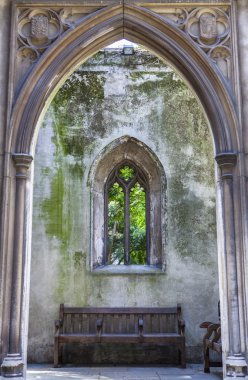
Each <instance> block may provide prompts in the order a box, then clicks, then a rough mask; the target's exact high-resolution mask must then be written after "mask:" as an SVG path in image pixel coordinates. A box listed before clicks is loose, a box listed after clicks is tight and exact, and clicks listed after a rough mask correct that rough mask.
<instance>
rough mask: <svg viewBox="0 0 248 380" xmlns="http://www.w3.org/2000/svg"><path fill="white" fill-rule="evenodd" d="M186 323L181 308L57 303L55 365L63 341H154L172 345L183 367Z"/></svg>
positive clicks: (59, 362) (59, 363) (60, 356)
mask: <svg viewBox="0 0 248 380" xmlns="http://www.w3.org/2000/svg"><path fill="white" fill-rule="evenodd" d="M184 326H185V323H184V321H183V320H182V319H181V307H180V305H178V306H177V307H169V308H165V307H159V308H146V307H137V308H135V307H133V308H112V307H111V308H101V307H70V306H64V305H63V304H62V305H60V313H59V320H56V321H55V330H56V331H55V337H54V367H58V366H59V365H61V359H62V346H63V344H65V343H85V344H88V343H153V344H164V345H167V346H175V347H176V348H177V349H178V352H179V360H180V364H181V367H182V368H185V366H186V363H185V337H184Z"/></svg>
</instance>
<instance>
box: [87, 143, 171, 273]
mask: <svg viewBox="0 0 248 380" xmlns="http://www.w3.org/2000/svg"><path fill="white" fill-rule="evenodd" d="M127 165H128V167H130V168H132V169H133V171H134V179H135V181H134V184H133V185H135V184H136V183H139V184H140V185H141V186H142V187H143V189H144V191H145V198H146V201H145V208H146V239H145V240H146V241H145V243H144V244H145V245H146V247H145V251H146V253H145V258H144V260H143V261H142V264H144V265H145V267H146V268H145V269H144V265H143V268H139V270H141V271H142V270H145V272H147V271H150V272H154V273H156V272H157V270H156V269H159V270H165V234H164V233H163V232H162V231H165V229H166V225H165V220H166V175H165V172H164V168H163V166H162V164H161V163H160V161H159V159H158V157H157V156H156V155H155V153H154V152H152V150H151V149H150V148H149V147H148V146H147V145H146V144H144V143H142V142H141V141H140V140H137V139H136V138H134V137H131V136H122V137H120V138H119V139H117V140H114V141H113V142H112V143H110V144H109V145H108V146H107V147H105V149H104V150H103V151H102V152H100V154H99V155H98V157H96V159H95V161H94V163H93V165H92V168H91V171H90V174H89V184H90V186H91V194H92V199H91V202H92V207H91V212H92V218H91V219H92V228H91V269H92V270H94V269H97V268H102V267H105V270H106V265H109V264H112V262H110V261H111V260H109V253H108V249H107V244H108V240H109V237H108V205H107V202H106V200H107V198H108V191H109V189H110V188H111V186H112V185H113V184H117V185H118V186H119V185H120V186H121V187H122V188H123V197H124V196H125V194H124V193H126V194H127V197H128V198H129V194H130V190H131V186H129V184H130V185H132V181H131V182H130V183H129V182H128V181H126V182H125V180H124V181H123V180H122V178H120V175H119V174H118V171H119V169H120V168H122V167H124V166H127ZM129 187H130V188H129ZM123 199H124V198H123ZM125 199H126V196H125ZM124 213H126V211H125V210H124V209H123V216H124ZM123 219H124V218H123ZM125 225H126V223H125ZM125 227H126V226H125ZM127 227H128V230H130V223H128V226H127ZM130 234H131V233H129V231H127V229H126V228H125V230H124V231H123V233H122V235H123V236H122V237H123V256H124V257H123V260H122V263H123V264H126V265H129V264H132V260H131V257H130V256H131V255H130V248H129V247H126V244H125V243H126V241H127V240H128V241H129V240H131V239H130V238H129V237H130V236H129V235H130ZM119 235H120V234H119ZM140 263H141V262H140ZM138 264H139V263H138ZM126 265H124V266H126ZM110 267H111V265H110ZM126 269H127V268H125V269H123V268H122V269H121V271H122V272H123V270H126ZM136 269H137V267H136V268H135V269H134V270H136ZM107 270H108V271H111V268H110V269H109V268H107ZM115 271H116V268H115V269H114V272H115ZM128 271H130V268H128Z"/></svg>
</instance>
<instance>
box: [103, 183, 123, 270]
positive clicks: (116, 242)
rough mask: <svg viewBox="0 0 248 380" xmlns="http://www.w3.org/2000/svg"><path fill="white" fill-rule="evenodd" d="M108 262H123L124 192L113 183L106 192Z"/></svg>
mask: <svg viewBox="0 0 248 380" xmlns="http://www.w3.org/2000/svg"><path fill="white" fill-rule="evenodd" d="M107 244H108V262H109V264H124V192H123V189H122V187H121V186H120V185H119V184H118V183H114V184H113V186H111V187H110V189H109V192H108V243H107Z"/></svg>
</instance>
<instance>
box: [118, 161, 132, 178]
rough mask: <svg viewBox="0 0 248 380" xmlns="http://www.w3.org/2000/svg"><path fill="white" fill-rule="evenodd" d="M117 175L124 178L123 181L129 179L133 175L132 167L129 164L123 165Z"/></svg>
mask: <svg viewBox="0 0 248 380" xmlns="http://www.w3.org/2000/svg"><path fill="white" fill-rule="evenodd" d="M119 176H120V177H121V178H122V179H124V181H130V180H131V179H133V177H134V169H133V168H130V166H127V165H126V166H123V167H122V168H120V170H119Z"/></svg>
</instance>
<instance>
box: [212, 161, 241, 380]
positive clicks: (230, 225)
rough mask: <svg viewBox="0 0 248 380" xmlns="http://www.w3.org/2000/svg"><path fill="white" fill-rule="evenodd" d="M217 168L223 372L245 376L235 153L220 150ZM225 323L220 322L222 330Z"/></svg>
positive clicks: (229, 375) (229, 374) (228, 374)
mask: <svg viewBox="0 0 248 380" xmlns="http://www.w3.org/2000/svg"><path fill="white" fill-rule="evenodd" d="M216 161H217V163H218V165H219V168H220V184H221V191H222V210H223V237H224V247H223V248H224V257H225V262H224V263H223V264H224V265H223V268H220V269H221V270H223V271H224V272H226V273H225V274H224V275H225V277H226V280H227V288H226V292H227V294H226V295H225V296H226V298H227V313H228V337H229V339H228V356H227V358H226V376H227V378H228V377H236V376H238V377H245V376H246V372H247V364H246V361H245V358H244V356H243V355H242V353H241V339H240V315H239V289H238V271H237V254H236V231H235V210H234V185H233V171H234V167H235V165H236V154H234V153H223V154H219V155H217V157H216ZM224 331H225V326H223V332H224Z"/></svg>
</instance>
